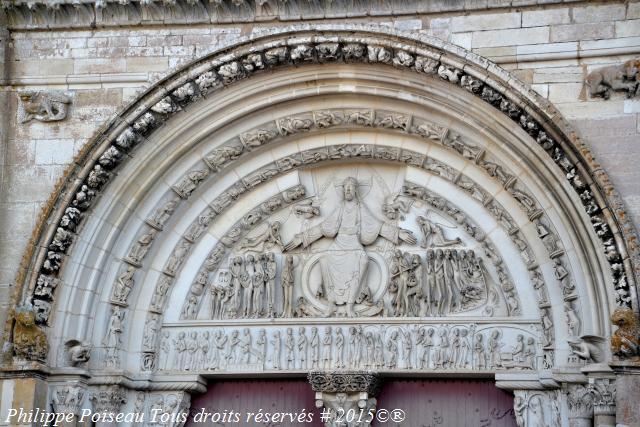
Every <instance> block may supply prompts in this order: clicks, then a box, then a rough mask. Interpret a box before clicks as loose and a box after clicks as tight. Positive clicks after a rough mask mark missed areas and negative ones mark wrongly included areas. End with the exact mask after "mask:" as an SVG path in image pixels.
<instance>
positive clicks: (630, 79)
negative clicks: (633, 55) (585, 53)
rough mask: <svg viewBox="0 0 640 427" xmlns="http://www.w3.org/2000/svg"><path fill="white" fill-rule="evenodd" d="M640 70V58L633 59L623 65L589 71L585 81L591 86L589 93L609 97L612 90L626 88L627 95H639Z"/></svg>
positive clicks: (629, 96)
mask: <svg viewBox="0 0 640 427" xmlns="http://www.w3.org/2000/svg"><path fill="white" fill-rule="evenodd" d="M639 70H640V59H632V60H629V61H627V62H625V63H624V64H622V65H611V66H608V67H603V68H598V69H597V70H594V71H592V72H591V73H589V75H588V76H587V78H586V79H585V83H586V85H587V86H588V87H589V95H591V96H592V97H594V96H602V97H603V98H604V99H609V97H610V96H611V92H612V91H618V90H620V91H622V90H626V91H627V97H628V98H631V97H632V96H634V95H637V94H638V91H639V89H640V85H639V84H638V71H639Z"/></svg>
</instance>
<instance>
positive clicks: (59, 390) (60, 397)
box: [51, 386, 85, 427]
mask: <svg viewBox="0 0 640 427" xmlns="http://www.w3.org/2000/svg"><path fill="white" fill-rule="evenodd" d="M84 395H85V390H84V388H82V387H79V386H59V387H56V388H54V389H53V392H52V393H51V406H52V407H53V411H54V412H56V413H61V414H65V417H64V418H65V419H64V421H62V422H61V423H60V424H58V425H60V426H62V427H75V426H76V424H77V421H78V420H77V417H78V413H79V411H80V406H81V405H82V402H83V401H84ZM69 414H71V415H73V417H68V418H67V415H69Z"/></svg>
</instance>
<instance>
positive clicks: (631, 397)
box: [610, 361, 640, 426]
mask: <svg viewBox="0 0 640 427" xmlns="http://www.w3.org/2000/svg"><path fill="white" fill-rule="evenodd" d="M610 366H611V368H613V370H614V372H615V374H616V383H615V385H616V393H615V402H616V423H617V424H618V425H623V426H640V411H638V396H640V362H636V361H618V362H615V363H611V365H610Z"/></svg>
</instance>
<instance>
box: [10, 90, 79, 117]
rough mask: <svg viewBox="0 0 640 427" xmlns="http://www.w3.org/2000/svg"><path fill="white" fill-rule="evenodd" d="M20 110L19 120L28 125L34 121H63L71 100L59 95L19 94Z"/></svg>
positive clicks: (43, 93)
mask: <svg viewBox="0 0 640 427" xmlns="http://www.w3.org/2000/svg"><path fill="white" fill-rule="evenodd" d="M18 96H19V97H20V101H21V104H20V110H19V113H18V120H19V121H20V123H26V122H28V121H31V120H33V119H36V120H39V121H41V122H53V121H57V120H62V119H64V118H65V117H66V116H67V104H70V103H71V98H69V97H68V96H66V95H62V94H58V93H45V92H34V91H25V92H21V93H20V94H18Z"/></svg>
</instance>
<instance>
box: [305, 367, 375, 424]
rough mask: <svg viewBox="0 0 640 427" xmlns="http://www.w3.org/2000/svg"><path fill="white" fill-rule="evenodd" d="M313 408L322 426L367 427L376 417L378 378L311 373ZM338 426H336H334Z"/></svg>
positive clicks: (356, 373) (356, 372) (373, 375)
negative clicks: (341, 424)
mask: <svg viewBox="0 0 640 427" xmlns="http://www.w3.org/2000/svg"><path fill="white" fill-rule="evenodd" d="M308 378H309V382H310V383H311V388H312V389H313V391H315V392H316V407H317V408H324V409H322V411H321V416H322V418H321V420H322V421H323V422H324V423H326V424H325V425H334V424H333V423H344V425H349V426H351V425H358V426H362V427H368V426H370V425H371V421H372V420H373V419H374V417H375V411H376V404H377V400H376V396H377V395H378V393H379V392H380V385H381V381H380V377H379V376H378V375H377V374H375V373H372V372H358V371H353V372H318V371H315V372H310V373H309V375H308ZM336 425H338V424H336Z"/></svg>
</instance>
